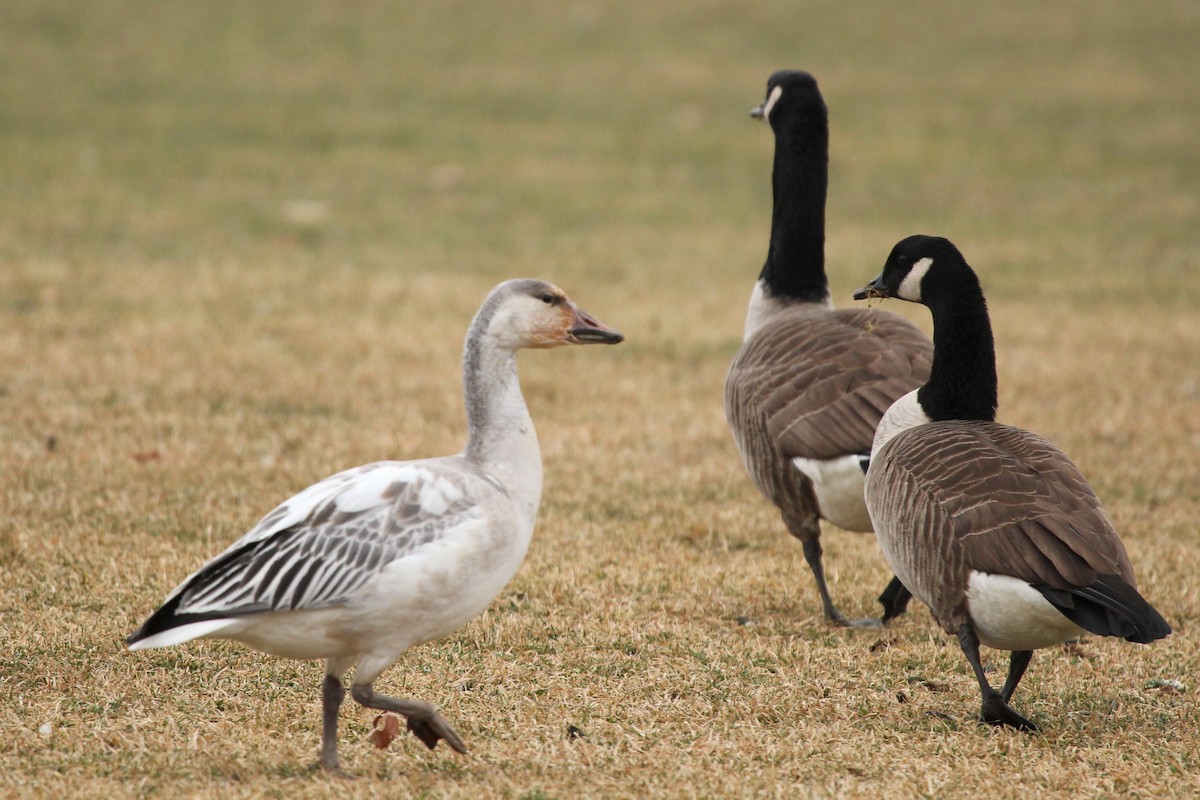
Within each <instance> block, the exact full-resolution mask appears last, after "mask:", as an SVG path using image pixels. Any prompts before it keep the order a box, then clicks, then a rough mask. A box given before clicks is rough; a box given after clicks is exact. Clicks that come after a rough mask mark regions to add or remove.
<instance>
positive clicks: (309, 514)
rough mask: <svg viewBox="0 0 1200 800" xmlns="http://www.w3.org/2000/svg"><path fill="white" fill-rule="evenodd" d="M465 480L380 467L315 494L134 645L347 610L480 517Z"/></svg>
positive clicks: (260, 527)
mask: <svg viewBox="0 0 1200 800" xmlns="http://www.w3.org/2000/svg"><path fill="white" fill-rule="evenodd" d="M477 485H478V482H477V481H474V480H472V477H471V476H469V475H467V474H464V473H463V472H462V471H460V470H456V469H452V468H448V467H447V466H446V465H438V464H436V463H434V462H408V463H406V462H380V463H376V464H368V465H366V466H363V467H357V468H355V469H351V470H347V471H345V472H340V473H338V474H336V475H333V476H331V477H329V478H326V479H325V480H323V481H321V482H320V483H317V484H314V485H313V486H310V487H309V488H308V489H305V490H304V491H302V492H300V493H299V494H297V495H295V496H294V497H292V498H291V499H289V500H287V501H286V502H284V503H282V504H280V505H279V506H278V507H276V508H275V509H274V510H273V511H271V512H270V513H269V514H267V515H266V516H265V517H263V518H262V520H260V521H259V523H258V524H257V525H256V526H255V527H254V528H252V529H251V530H250V531H249V532H248V533H246V535H245V536H243V537H242V538H241V539H239V540H238V541H236V542H235V543H234V544H233V545H231V546H230V547H229V548H228V549H227V550H225V552H223V553H221V554H220V555H218V556H217V557H216V558H214V559H212V560H211V561H209V562H208V563H207V564H205V565H204V566H203V567H201V568H200V569H199V570H197V571H196V572H195V573H193V574H192V575H191V576H189V577H188V578H187V579H186V580H184V581H183V583H181V584H180V585H179V586H178V587H176V589H175V590H174V591H173V592H172V593H171V595H170V596H169V597H168V598H167V601H166V602H165V603H164V604H163V606H162V607H161V608H159V609H158V611H156V612H155V613H154V615H152V616H151V618H150V619H149V620H148V621H147V622H146V624H145V625H143V626H142V627H141V628H140V629H139V630H138V631H137V632H135V633H134V634H133V635H132V636H131V637H130V642H134V641H137V640H139V639H144V638H146V637H148V636H150V635H153V634H154V633H157V632H159V631H162V630H166V629H168V628H173V627H177V626H180V625H184V624H187V623H190V622H198V621H201V620H205V619H218V618H227V617H233V616H242V615H246V614H256V613H263V612H269V611H284V610H292V609H314V608H326V607H329V606H334V605H339V604H341V603H344V602H346V601H347V599H348V598H350V597H351V596H352V595H353V594H354V592H355V590H357V589H359V588H360V587H362V586H363V585H364V584H366V583H367V582H368V581H370V580H371V578H373V577H374V576H375V575H377V574H378V573H379V572H381V571H382V570H383V569H384V568H385V567H386V566H387V565H388V564H389V563H391V562H392V561H395V560H396V559H398V558H402V557H404V556H406V555H409V554H411V553H413V552H416V551H418V550H419V549H420V548H422V547H424V546H426V545H428V544H430V543H431V542H434V541H437V540H438V539H441V538H443V537H445V536H447V535H449V534H451V533H452V532H453V531H454V530H455V529H456V528H457V527H459V526H460V525H462V524H464V523H467V522H470V521H472V520H475V519H477V518H478V517H479V516H480V515H481V514H482V513H483V512H482V509H481V507H480V505H479V502H478V498H476V497H473V496H472V487H473V486H477Z"/></svg>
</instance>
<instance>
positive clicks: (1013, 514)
mask: <svg viewBox="0 0 1200 800" xmlns="http://www.w3.org/2000/svg"><path fill="white" fill-rule="evenodd" d="M882 457H883V458H884V459H885V460H886V462H887V464H886V465H881V466H883V467H884V471H886V472H888V473H889V475H890V478H891V479H892V480H895V481H897V482H898V486H897V488H899V487H901V486H902V487H903V488H902V489H901V491H900V492H899V493H898V494H896V495H894V499H896V500H899V501H900V502H899V504H898V505H902V506H906V507H907V514H906V515H907V516H908V518H909V519H910V520H923V519H930V520H933V519H939V520H942V524H943V525H948V527H949V529H950V532H951V535H952V539H953V544H952V545H951V550H952V551H953V550H957V551H958V553H957V554H953V553H952V554H951V558H949V559H947V561H948V562H951V563H952V562H955V561H959V559H961V562H960V563H959V565H958V566H960V567H966V568H968V569H972V570H979V571H981V572H986V573H991V574H998V575H1008V576H1011V577H1014V578H1019V579H1021V580H1024V581H1027V582H1028V583H1031V584H1034V585H1040V586H1045V587H1049V588H1052V589H1059V590H1067V589H1077V588H1082V587H1089V586H1092V585H1094V584H1095V583H1096V581H1097V578H1098V576H1100V575H1118V576H1120V578H1121V579H1123V580H1124V581H1125V582H1126V583H1128V584H1129V586H1130V587H1135V586H1136V584H1135V582H1134V576H1133V568H1132V566H1131V565H1130V563H1129V558H1128V556H1127V555H1126V553H1125V548H1124V546H1123V545H1122V544H1121V540H1120V539H1119V538H1118V536H1117V533H1116V529H1115V528H1114V526H1113V523H1112V520H1111V519H1109V516H1108V514H1107V513H1106V512H1105V511H1104V509H1103V508H1102V507H1101V505H1100V501H1099V499H1098V498H1097V497H1096V493H1095V492H1094V491H1093V490H1092V487H1091V486H1090V485H1088V482H1087V480H1086V479H1085V478H1084V476H1083V474H1082V473H1081V472H1080V471H1079V468H1078V467H1076V466H1075V464H1074V463H1073V462H1072V461H1071V460H1070V459H1069V458H1067V456H1066V455H1065V454H1064V453H1063V452H1062V451H1061V450H1059V449H1058V448H1057V447H1055V446H1054V445H1053V444H1051V443H1050V442H1048V441H1046V440H1045V439H1043V438H1041V437H1040V436H1037V435H1036V434H1033V433H1030V432H1028V431H1025V430H1021V429H1020V428H1013V427H1010V426H1008V425H1001V424H999V423H988V422H978V421H947V422H936V423H932V424H930V425H924V426H919V427H917V428H913V429H912V430H910V431H906V432H905V433H902V434H900V435H899V436H897V437H896V438H895V439H894V440H893V441H892V442H890V443H889V444H888V445H887V446H885V447H884V448H883V455H882ZM901 498H903V499H901ZM893 504H894V505H895V504H896V503H893ZM922 506H924V508H923V507H922ZM893 516H894V515H893ZM897 522H899V520H898V519H893V520H891V522H890V523H889V524H890V525H892V526H895V525H896V524H897ZM900 524H903V523H900ZM910 524H911V522H910ZM930 544H931V545H935V546H934V547H933V548H926V550H927V551H929V552H936V553H941V554H943V555H944V554H946V549H945V547H944V546H942V547H936V543H932V542H931V543H930ZM947 566H948V567H950V568H953V567H952V566H950V563H948V564H947Z"/></svg>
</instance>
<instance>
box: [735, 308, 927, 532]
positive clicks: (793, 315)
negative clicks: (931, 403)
mask: <svg viewBox="0 0 1200 800" xmlns="http://www.w3.org/2000/svg"><path fill="white" fill-rule="evenodd" d="M931 358H932V347H931V345H930V343H929V340H928V339H927V338H926V337H925V336H924V334H922V333H921V331H920V330H919V329H918V328H916V326H914V325H912V324H911V323H910V322H908V321H907V320H905V319H904V318H903V317H900V316H897V315H895V314H892V313H889V312H886V311H879V310H877V309H839V310H830V309H828V308H825V307H822V306H813V305H800V306H794V307H792V309H790V313H787V314H786V315H785V314H780V315H777V316H776V317H775V318H774V319H773V320H772V323H771V324H770V325H766V326H763V327H762V328H760V329H759V330H758V331H757V333H756V334H755V335H753V336H752V337H751V338H750V339H749V340H747V341H746V342H745V344H744V345H743V346H742V348H741V350H740V351H739V352H738V354H737V357H736V358H735V359H734V361H733V364H732V365H731V366H730V369H729V374H728V377H727V379H726V383H725V410H726V416H727V418H728V421H729V426H730V429H731V430H732V431H733V435H734V439H735V441H736V443H737V446H738V450H739V452H740V453H741V456H742V460H743V462H744V464H745V466H746V469H747V471H748V472H749V473H750V476H751V478H752V480H753V481H754V483H755V485H756V486H757V487H758V488H759V490H760V491H761V492H762V493H763V494H764V495H765V496H766V497H767V498H768V499H770V500H772V501H776V502H778V501H780V500H785V499H787V498H789V497H790V498H791V504H792V505H795V504H796V503H799V502H802V496H801V493H800V492H798V491H797V490H796V489H795V488H794V486H795V484H796V483H797V478H798V475H797V473H796V471H795V469H794V468H793V466H792V460H793V459H796V458H804V459H834V458H840V457H843V456H847V455H851V454H856V453H865V452H868V451H869V450H870V449H871V443H872V439H873V437H874V435H875V428H876V426H877V425H878V424H879V420H880V418H881V417H882V416H883V414H884V412H885V411H886V410H887V408H888V407H889V406H890V405H891V403H892V402H893V401H894V400H895V399H896V398H897V397H900V396H901V395H903V394H904V393H906V392H908V391H910V390H911V389H913V388H915V387H916V386H919V385H920V384H921V383H922V382H923V381H924V380H926V379H927V378H928V377H929V368H930V363H931ZM813 512H814V513H815V509H813Z"/></svg>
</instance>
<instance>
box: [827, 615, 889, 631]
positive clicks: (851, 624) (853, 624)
mask: <svg viewBox="0 0 1200 800" xmlns="http://www.w3.org/2000/svg"><path fill="white" fill-rule="evenodd" d="M829 621H830V622H832V623H833V624H834V625H840V626H842V627H843V628H882V627H883V620H879V619H875V618H874V617H866V618H864V619H846V618H845V617H843V616H842V615H841V614H838V615H837V616H835V617H833V618H832V619H831V620H829Z"/></svg>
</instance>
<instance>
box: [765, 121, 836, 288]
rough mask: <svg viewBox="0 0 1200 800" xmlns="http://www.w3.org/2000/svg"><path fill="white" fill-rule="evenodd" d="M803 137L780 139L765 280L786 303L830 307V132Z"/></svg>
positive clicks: (783, 136) (781, 136)
mask: <svg viewBox="0 0 1200 800" xmlns="http://www.w3.org/2000/svg"><path fill="white" fill-rule="evenodd" d="M801 134H802V135H793V134H790V133H789V132H787V131H781V132H779V133H778V134H777V135H776V138H775V165H774V169H773V171H772V176H771V188H772V195H773V198H774V204H773V208H772V213H771V243H770V248H769V249H768V251H767V261H766V264H765V265H764V266H763V271H762V274H761V279H762V281H763V282H764V283H765V284H766V286H767V287H768V288H769V290H770V294H771V295H772V296H774V297H776V298H779V299H781V300H797V301H806V302H825V301H826V300H827V298H828V296H829V283H828V281H827V280H826V277H825V195H826V191H827V189H828V182H829V175H828V170H829V140H828V130H827V129H826V127H825V126H824V125H821V126H820V129H819V130H805V131H802V132H801Z"/></svg>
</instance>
